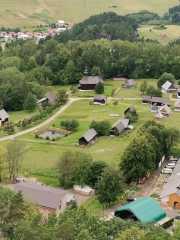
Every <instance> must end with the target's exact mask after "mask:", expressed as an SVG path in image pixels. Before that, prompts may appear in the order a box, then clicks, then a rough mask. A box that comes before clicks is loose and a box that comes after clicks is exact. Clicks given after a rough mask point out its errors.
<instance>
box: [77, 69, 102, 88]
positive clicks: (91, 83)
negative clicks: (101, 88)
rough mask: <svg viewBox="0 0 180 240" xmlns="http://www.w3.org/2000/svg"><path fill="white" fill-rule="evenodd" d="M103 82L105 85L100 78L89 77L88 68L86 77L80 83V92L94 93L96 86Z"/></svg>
mask: <svg viewBox="0 0 180 240" xmlns="http://www.w3.org/2000/svg"><path fill="white" fill-rule="evenodd" d="M99 82H101V83H102V84H104V81H103V80H102V78H101V77H99V76H89V74H88V71H87V68H85V71H84V76H83V78H82V79H81V80H80V81H79V84H78V89H79V91H92V90H95V87H96V85H97V84H98V83H99Z"/></svg>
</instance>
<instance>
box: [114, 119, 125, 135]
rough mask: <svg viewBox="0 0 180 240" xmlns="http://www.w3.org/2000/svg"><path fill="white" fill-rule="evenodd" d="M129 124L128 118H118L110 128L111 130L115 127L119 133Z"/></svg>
mask: <svg viewBox="0 0 180 240" xmlns="http://www.w3.org/2000/svg"><path fill="white" fill-rule="evenodd" d="M128 125H129V119H126V118H119V120H118V121H117V122H116V123H115V124H114V125H113V126H112V128H111V130H113V129H114V128H115V127H116V128H117V129H118V130H119V133H121V132H122V131H123V130H124V129H126V128H127V127H128Z"/></svg>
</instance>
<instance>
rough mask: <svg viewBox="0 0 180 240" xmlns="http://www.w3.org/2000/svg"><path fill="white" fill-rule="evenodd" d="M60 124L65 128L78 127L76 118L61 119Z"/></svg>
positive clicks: (73, 128) (74, 128) (72, 129)
mask: <svg viewBox="0 0 180 240" xmlns="http://www.w3.org/2000/svg"><path fill="white" fill-rule="evenodd" d="M60 126H62V127H65V129H67V130H71V131H74V130H76V129H77V128H78V126H79V122H78V121H77V120H76V119H71V120H69V119H66V120H65V121H61V123H60Z"/></svg>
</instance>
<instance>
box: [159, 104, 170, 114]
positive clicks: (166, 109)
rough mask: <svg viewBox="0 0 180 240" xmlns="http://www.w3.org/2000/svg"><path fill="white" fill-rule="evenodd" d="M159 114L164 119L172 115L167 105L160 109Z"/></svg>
mask: <svg viewBox="0 0 180 240" xmlns="http://www.w3.org/2000/svg"><path fill="white" fill-rule="evenodd" d="M159 113H161V114H162V115H163V117H169V115H170V114H171V109H170V108H169V107H168V106H167V105H164V106H163V107H161V108H160V109H159Z"/></svg>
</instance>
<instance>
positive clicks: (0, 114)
mask: <svg viewBox="0 0 180 240" xmlns="http://www.w3.org/2000/svg"><path fill="white" fill-rule="evenodd" d="M8 120H9V115H8V114H7V112H6V111H5V110H4V109H2V110H0V126H3V125H4V124H6V123H8Z"/></svg>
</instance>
